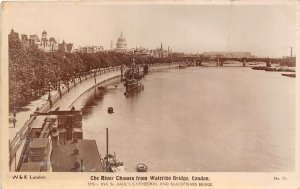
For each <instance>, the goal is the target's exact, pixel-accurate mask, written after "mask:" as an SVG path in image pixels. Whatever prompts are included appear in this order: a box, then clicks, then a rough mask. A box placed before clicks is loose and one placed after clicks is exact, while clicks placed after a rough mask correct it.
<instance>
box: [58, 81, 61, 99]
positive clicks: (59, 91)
mask: <svg viewBox="0 0 300 189" xmlns="http://www.w3.org/2000/svg"><path fill="white" fill-rule="evenodd" d="M58 93H59V97H60V98H61V96H62V94H61V89H60V77H58Z"/></svg>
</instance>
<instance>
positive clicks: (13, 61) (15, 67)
mask: <svg viewBox="0 0 300 189" xmlns="http://www.w3.org/2000/svg"><path fill="white" fill-rule="evenodd" d="M131 61H132V55H129V54H124V53H118V52H97V53H59V52H51V53H46V52H43V51H41V50H38V49H36V48H33V47H30V48H26V47H22V46H20V45H17V46H10V48H9V105H10V111H11V110H13V109H15V108H17V107H22V106H24V105H26V104H27V103H28V102H29V101H30V100H32V99H34V98H37V97H38V96H40V95H42V94H44V93H45V92H46V91H47V90H49V89H48V88H49V87H50V86H51V88H56V87H57V84H58V82H62V83H67V82H68V81H70V80H72V79H74V78H78V77H82V76H84V75H86V74H88V73H89V72H90V70H93V69H98V68H104V67H109V66H117V65H122V64H126V65H128V64H130V63H131ZM135 62H136V63H137V64H144V63H148V64H151V63H156V62H170V59H169V58H164V59H158V58H153V57H135ZM50 84H51V85H50Z"/></svg>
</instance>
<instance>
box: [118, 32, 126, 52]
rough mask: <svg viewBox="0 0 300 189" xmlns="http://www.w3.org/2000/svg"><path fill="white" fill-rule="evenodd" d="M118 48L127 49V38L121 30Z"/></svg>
mask: <svg viewBox="0 0 300 189" xmlns="http://www.w3.org/2000/svg"><path fill="white" fill-rule="evenodd" d="M116 46H117V49H126V48H127V43H126V39H125V37H124V36H123V32H121V35H120V37H119V38H118V40H117V44H116Z"/></svg>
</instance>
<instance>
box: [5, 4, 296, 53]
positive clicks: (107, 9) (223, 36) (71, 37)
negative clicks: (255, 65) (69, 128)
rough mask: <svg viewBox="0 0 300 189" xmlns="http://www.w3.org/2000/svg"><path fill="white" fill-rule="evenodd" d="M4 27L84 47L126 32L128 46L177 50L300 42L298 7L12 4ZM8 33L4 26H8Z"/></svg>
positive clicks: (267, 49)
mask: <svg viewBox="0 0 300 189" xmlns="http://www.w3.org/2000/svg"><path fill="white" fill-rule="evenodd" d="M4 16H5V17H4V18H5V25H6V26H7V27H6V28H5V30H4V31H6V32H7V33H9V32H10V29H11V27H13V28H14V30H15V31H16V32H18V33H21V34H23V33H25V34H38V35H39V37H40V36H41V33H42V31H43V30H46V31H47V32H48V37H51V36H53V37H55V38H56V39H57V40H59V41H60V42H61V41H62V40H63V39H64V40H65V41H67V42H71V43H74V45H75V47H77V46H78V45H81V46H83V45H99V46H100V45H102V46H104V48H105V49H107V48H109V47H110V41H111V40H113V42H114V43H115V42H116V40H117V38H118V36H119V35H120V33H121V30H123V34H124V36H125V37H126V40H127V43H128V47H129V48H132V47H136V46H138V47H139V46H142V47H146V48H156V47H159V46H160V43H163V46H164V47H165V48H167V46H170V48H171V49H173V51H177V52H186V53H190V52H192V53H197V52H199V53H202V52H209V51H249V52H251V53H253V54H254V55H257V56H270V57H273V56H276V57H281V56H288V55H289V54H290V47H291V46H295V44H296V41H295V39H296V8H295V6H293V5H174V4H173V5H103V4H91V3H89V4H80V3H72V4H66V3H64V4H62V3H51V4H50V3H45V2H40V3H38V2H34V3H33V2H31V3H28V2H27V3H21V2H18V3H10V4H6V5H5V9H4ZM2 31H3V30H2Z"/></svg>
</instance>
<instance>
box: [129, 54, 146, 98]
mask: <svg viewBox="0 0 300 189" xmlns="http://www.w3.org/2000/svg"><path fill="white" fill-rule="evenodd" d="M124 76H125V78H124V82H125V83H124V86H125V88H126V91H125V92H124V95H125V96H128V95H130V94H133V93H135V92H138V91H140V90H141V89H143V88H144V86H143V84H142V82H141V79H142V78H143V74H142V73H141V72H140V69H139V66H138V65H136V64H135V61H134V58H133V60H132V63H131V65H130V66H129V68H128V69H127V70H126V71H125V73H124Z"/></svg>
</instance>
